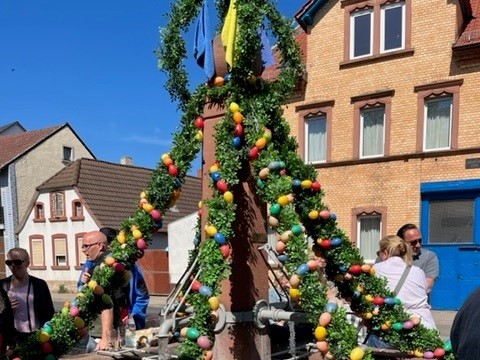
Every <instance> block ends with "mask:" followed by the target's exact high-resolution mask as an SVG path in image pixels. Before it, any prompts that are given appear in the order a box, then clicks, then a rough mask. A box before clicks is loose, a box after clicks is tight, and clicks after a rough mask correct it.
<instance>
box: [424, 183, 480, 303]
mask: <svg viewBox="0 0 480 360" xmlns="http://www.w3.org/2000/svg"><path fill="white" fill-rule="evenodd" d="M421 196H422V213H421V217H422V219H421V229H422V234H423V238H424V239H425V243H426V244H425V245H424V246H425V247H426V248H429V249H430V250H432V251H434V252H435V253H436V254H437V256H438V259H439V262H440V276H439V278H438V280H437V281H436V283H435V286H434V288H433V291H432V294H431V304H432V308H433V309H437V310H457V309H459V308H460V306H461V305H462V303H463V301H464V300H465V299H466V297H467V296H468V295H469V294H470V292H471V291H472V290H473V289H475V288H477V287H479V286H480V236H479V235H480V234H479V231H480V226H479V223H478V222H479V220H480V216H478V214H480V211H479V210H480V180H463V181H448V182H435V183H424V184H422V185H421Z"/></svg>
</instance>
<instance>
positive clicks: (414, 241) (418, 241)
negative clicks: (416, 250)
mask: <svg viewBox="0 0 480 360" xmlns="http://www.w3.org/2000/svg"><path fill="white" fill-rule="evenodd" d="M408 243H409V244H410V245H412V246H417V244H420V245H421V244H422V239H416V240H412V241H409V242H408Z"/></svg>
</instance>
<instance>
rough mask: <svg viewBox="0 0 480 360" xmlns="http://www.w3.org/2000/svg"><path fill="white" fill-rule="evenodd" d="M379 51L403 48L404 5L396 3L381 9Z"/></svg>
mask: <svg viewBox="0 0 480 360" xmlns="http://www.w3.org/2000/svg"><path fill="white" fill-rule="evenodd" d="M380 36H381V40H380V44H381V47H380V51H381V52H388V51H394V50H399V49H404V48H405V3H404V2H398V3H394V4H387V5H385V6H382V7H381V31H380Z"/></svg>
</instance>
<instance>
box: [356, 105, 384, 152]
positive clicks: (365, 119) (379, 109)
mask: <svg viewBox="0 0 480 360" xmlns="http://www.w3.org/2000/svg"><path fill="white" fill-rule="evenodd" d="M360 122H361V124H360V132H361V134H360V157H362V158H366V157H375V156H383V155H384V147H385V107H384V106H376V107H372V108H364V109H362V110H360Z"/></svg>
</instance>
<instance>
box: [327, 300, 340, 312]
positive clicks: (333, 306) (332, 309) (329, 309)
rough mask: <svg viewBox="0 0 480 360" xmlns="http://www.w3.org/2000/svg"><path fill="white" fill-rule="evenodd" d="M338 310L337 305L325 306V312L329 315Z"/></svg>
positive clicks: (331, 303) (330, 303) (329, 304)
mask: <svg viewBox="0 0 480 360" xmlns="http://www.w3.org/2000/svg"><path fill="white" fill-rule="evenodd" d="M336 309H337V303H333V302H329V303H327V304H326V305H325V310H326V311H327V312H329V313H331V312H334V311H335V310H336Z"/></svg>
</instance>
